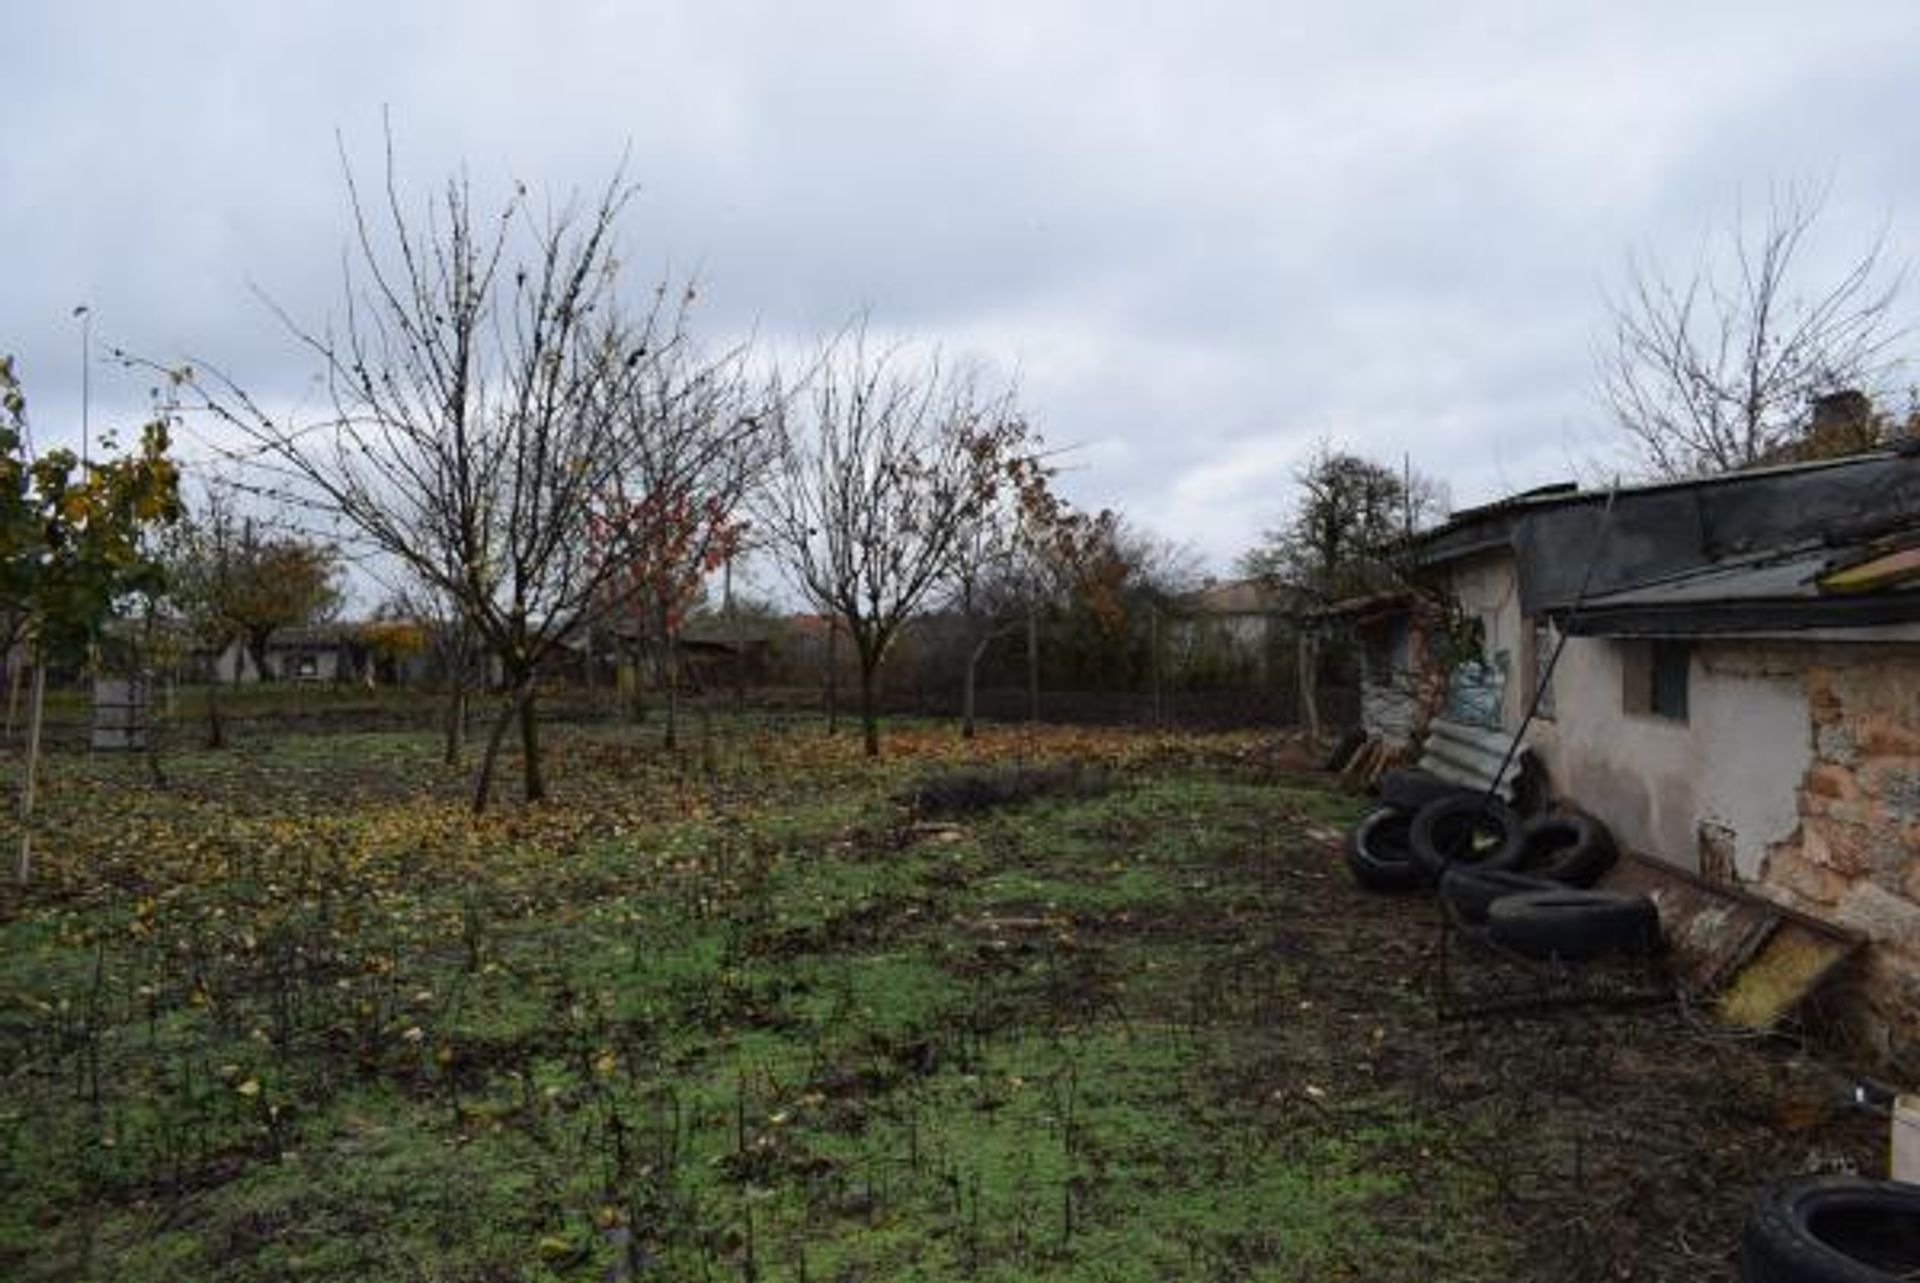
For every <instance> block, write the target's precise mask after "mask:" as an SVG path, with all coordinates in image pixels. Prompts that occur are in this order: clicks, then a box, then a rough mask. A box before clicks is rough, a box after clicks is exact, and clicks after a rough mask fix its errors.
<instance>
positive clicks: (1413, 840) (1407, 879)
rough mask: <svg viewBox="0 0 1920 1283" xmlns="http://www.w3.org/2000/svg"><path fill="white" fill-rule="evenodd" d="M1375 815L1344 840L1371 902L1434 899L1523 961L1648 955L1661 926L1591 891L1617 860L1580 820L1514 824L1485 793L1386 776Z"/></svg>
mask: <svg viewBox="0 0 1920 1283" xmlns="http://www.w3.org/2000/svg"><path fill="white" fill-rule="evenodd" d="M1378 792H1379V798H1380V806H1379V807H1377V808H1376V809H1375V810H1373V811H1372V812H1371V813H1369V814H1368V815H1367V816H1366V818H1364V819H1362V820H1361V821H1360V823H1359V824H1357V825H1356V826H1354V829H1353V831H1352V832H1351V833H1349V834H1348V835H1347V852H1346V855H1347V868H1348V870H1349V871H1350V872H1351V873H1352V874H1353V877H1354V880H1355V881H1356V882H1358V883H1359V884H1360V885H1361V886H1363V887H1366V888H1368V889H1370V890H1374V891H1388V892H1393V891H1416V890H1423V889H1426V888H1429V887H1433V888H1437V889H1438V891H1439V894H1440V898H1441V900H1442V902H1443V903H1444V904H1445V905H1446V907H1447V910H1448V912H1449V913H1451V914H1452V915H1453V918H1454V920H1455V921H1456V922H1457V923H1459V925H1461V926H1462V927H1464V928H1467V929H1469V930H1472V931H1474V932H1478V933H1484V934H1485V936H1486V937H1487V939H1488V940H1489V941H1491V942H1492V943H1494V944H1497V945H1500V946H1501V947H1503V948H1506V949H1510V950H1512V951H1513V952H1515V953H1519V954H1523V955H1525V956H1527V957H1530V958H1543V959H1544V958H1557V959H1560V960H1562V961H1566V962H1574V961H1580V960H1583V959H1586V958H1592V957H1596V956H1598V955H1600V954H1604V953H1627V954H1648V953H1652V952H1653V951H1655V950H1656V949H1657V948H1658V947H1659V942H1660V920H1659V915H1658V913H1657V912H1656V911H1655V909H1654V906H1653V902H1652V901H1651V900H1649V899H1647V897H1645V896H1642V895H1623V894H1620V893H1617V892H1612V891H1595V890H1593V889H1591V888H1592V887H1593V884H1594V883H1595V882H1597V881H1598V880H1599V879H1600V876H1601V875H1602V874H1603V873H1605V872H1606V871H1607V870H1608V869H1609V868H1610V867H1612V865H1613V862H1614V859H1615V857H1616V848H1615V846H1614V843H1613V837H1612V835H1611V834H1609V833H1608V832H1607V829H1606V826H1605V825H1603V824H1601V823H1600V821H1598V820H1596V819H1594V818H1593V817H1592V816H1590V815H1583V814H1579V813H1577V812H1567V813H1562V814H1549V815H1544V816H1541V817H1539V818H1537V819H1533V820H1530V821H1524V822H1523V821H1522V820H1521V819H1520V817H1519V816H1518V815H1516V814H1515V813H1514V812H1513V810H1512V809H1511V808H1509V807H1508V806H1507V805H1506V804H1505V803H1503V802H1501V801H1500V800H1499V799H1498V798H1493V797H1489V796H1487V795H1486V793H1485V792H1484V791H1483V790H1479V789H1470V788H1463V787H1461V786H1460V785H1458V784H1453V783H1450V782H1448V781H1446V780H1443V779H1441V778H1439V777H1438V776H1435V775H1431V774H1428V773H1427V772H1424V771H1415V770H1402V771H1388V772H1387V773H1386V774H1385V775H1383V776H1381V778H1380V783H1379V786H1378Z"/></svg>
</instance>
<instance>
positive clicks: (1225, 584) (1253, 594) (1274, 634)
mask: <svg viewBox="0 0 1920 1283" xmlns="http://www.w3.org/2000/svg"><path fill="white" fill-rule="evenodd" d="M1307 604H1308V598H1307V596H1306V595H1305V594H1303V593H1301V592H1300V591H1299V590H1297V589H1295V588H1292V587H1290V586H1289V585H1287V584H1283V583H1281V582H1280V581H1279V580H1278V579H1276V578H1274V577H1273V576H1270V575H1256V576H1252V577H1249V578H1245V579H1229V580H1221V581H1213V580H1209V581H1208V582H1207V583H1206V584H1205V585H1204V586H1202V587H1200V588H1198V589H1195V590H1194V591H1192V592H1189V593H1185V594H1182V595H1181V596H1180V597H1178V598H1176V599H1175V600H1174V602H1173V603H1172V608H1171V609H1170V610H1169V611H1168V613H1167V620H1166V637H1165V638H1164V639H1163V641H1162V645H1163V647H1164V649H1165V654H1166V661H1167V667H1168V669H1169V671H1170V672H1171V673H1174V674H1178V675H1180V676H1183V677H1185V678H1187V679H1189V680H1199V681H1205V680H1207V679H1209V678H1217V679H1220V680H1223V681H1244V680H1248V679H1251V680H1252V681H1253V682H1254V683H1255V684H1258V685H1265V684H1266V683H1268V682H1269V681H1272V680H1274V679H1275V678H1276V673H1277V670H1278V669H1279V668H1281V667H1282V666H1284V665H1286V664H1288V663H1290V661H1291V656H1292V643H1293V638H1294V635H1295V631H1296V628H1297V626H1298V622H1299V619H1300V616H1301V614H1302V613H1303V611H1305V609H1306V608H1307Z"/></svg>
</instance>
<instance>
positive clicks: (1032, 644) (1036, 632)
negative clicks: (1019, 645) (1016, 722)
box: [1027, 602, 1040, 726]
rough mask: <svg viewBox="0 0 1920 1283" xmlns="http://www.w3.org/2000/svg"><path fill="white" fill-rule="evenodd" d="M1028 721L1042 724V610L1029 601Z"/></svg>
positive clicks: (1031, 723) (1035, 724)
mask: <svg viewBox="0 0 1920 1283" xmlns="http://www.w3.org/2000/svg"><path fill="white" fill-rule="evenodd" d="M1027 721H1028V723H1029V724H1030V725H1034V726H1038V725H1039V724H1040V611H1039V609H1038V608H1037V607H1035V606H1034V605H1033V603H1032V602H1028V603H1027Z"/></svg>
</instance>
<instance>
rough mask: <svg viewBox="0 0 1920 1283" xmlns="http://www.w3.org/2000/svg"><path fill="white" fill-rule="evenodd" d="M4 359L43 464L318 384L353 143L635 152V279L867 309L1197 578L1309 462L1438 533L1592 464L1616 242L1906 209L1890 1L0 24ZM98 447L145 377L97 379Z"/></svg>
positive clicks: (118, 384)
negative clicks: (58, 452) (972, 369)
mask: <svg viewBox="0 0 1920 1283" xmlns="http://www.w3.org/2000/svg"><path fill="white" fill-rule="evenodd" d="M4 21H5V27H4V42H3V44H0V47H3V48H4V49H5V63H6V71H5V81H6V94H5V101H6V107H7V116H8V122H9V125H10V128H9V129H8V130H7V131H6V134H5V142H4V144H3V145H0V245H4V248H5V254H6V268H5V277H4V281H5V284H4V288H0V351H11V352H14V353H15V354H16V355H17V356H18V358H19V367H20V372H21V373H22V375H23V376H24V378H25V380H26V384H27V392H28V395H29V399H30V402H31V405H32V418H33V425H34V429H35V432H36V434H37V436H38V438H39V441H40V443H41V444H42V445H45V444H48V443H50V442H54V441H59V440H63V439H64V440H74V439H76V438H77V436H78V431H77V424H78V420H79V412H78V403H79V386H80V347H81V343H80V340H81V331H80V324H79V322H78V321H76V320H75V319H74V318H73V315H72V314H73V309H74V308H75V306H76V305H79V304H82V303H84V304H88V305H90V307H91V309H92V313H91V314H92V318H93V324H94V336H95V338H96V340H97V345H98V346H99V347H105V346H107V345H109V344H111V345H119V346H124V347H127V348H130V349H134V350H137V351H140V352H142V353H145V354H148V355H151V356H154V357H156V358H159V359H173V358H175V357H180V356H186V355H198V356H202V357H205V358H210V359H213V360H216V361H218V362H219V363H221V364H222V365H223V366H224V367H226V368H227V369H228V370H229V372H231V373H232V374H234V375H235V376H237V377H238V378H240V379H241V380H242V381H243V382H245V383H246V384H248V385H249V387H251V388H253V389H255V390H256V391H258V392H259V393H260V394H261V395H263V396H265V397H267V398H268V399H276V400H277V399H294V398H297V397H299V396H300V395H301V389H302V388H303V387H305V386H306V379H307V377H308V374H309V371H308V369H307V368H306V366H305V365H304V363H303V362H302V360H301V358H300V353H299V352H298V350H297V349H296V348H295V347H294V346H293V345H292V344H291V343H290V342H289V341H287V339H286V338H285V336H284V333H283V332H282V331H281V330H280V329H279V328H278V327H277V325H276V323H275V322H274V321H273V319H272V318H271V316H270V315H269V314H268V313H267V312H266V311H265V310H264V309H263V308H262V306H261V305H260V304H259V303H258V302H257V301H256V299H255V298H254V295H253V294H252V292H251V287H252V286H254V285H257V286H258V287H259V288H261V289H262V290H264V291H266V292H267V293H268V294H270V295H271V296H272V297H273V298H274V299H275V300H276V301H278V302H279V303H281V304H282V305H284V306H285V307H286V308H287V309H288V310H289V311H290V312H291V313H293V314H294V315H296V316H299V317H302V318H311V319H315V320H318V319H323V318H324V317H325V316H326V314H327V312H328V311H329V309H330V308H333V307H334V306H336V304H337V292H338V268H339V261H340V255H341V252H342V247H343V241H344V231H345V223H344V218H343V213H344V209H343V204H344V202H343V189H342V183H341V178H340V158H339V152H338V148H337V146H336V134H337V135H338V136H339V138H340V139H342V140H343V141H344V145H345V148H346V150H347V153H348V155H349V158H350V159H352V160H353V161H354V162H355V163H356V164H361V165H372V164H374V163H376V162H377V159H378V155H379V148H380V146H381V123H380V122H381V112H382V109H383V108H386V109H389V110H390V111H391V113H392V118H393V121H394V127H395V133H396V137H397V142H398V146H399V150H400V154H401V163H402V166H403V168H404V170H405V172H406V174H407V176H408V177H409V179H410V180H411V181H415V182H418V183H420V184H422V185H425V184H427V183H431V182H433V181H437V180H439V179H441V178H443V177H444V176H445V175H447V174H448V173H450V172H452V171H453V170H455V169H456V168H458V167H460V166H462V165H464V166H465V167H466V168H467V170H468V171H469V173H470V174H471V175H472V177H473V179H474V182H475V185H476V188H477V189H478V190H479V191H480V192H482V193H483V194H486V195H488V196H489V197H491V196H493V195H495V194H504V192H505V191H506V184H507V183H508V181H509V180H510V179H521V180H524V181H526V182H527V183H528V184H529V185H530V186H531V187H533V188H534V189H535V190H545V191H553V192H556V193H560V194H564V193H565V192H566V191H568V190H570V189H572V188H576V187H589V188H591V187H594V186H596V185H598V184H601V183H603V182H604V181H605V179H606V177H607V175H608V174H609V173H610V171H611V170H612V168H613V166H614V164H615V163H616V162H617V161H618V159H619V157H620V155H621V153H622V151H623V149H627V150H629V151H630V162H629V163H630V169H631V172H632V174H633V176H634V177H635V178H637V179H638V180H639V181H640V183H641V184H642V189H643V190H642V193H641V196H640V198H639V199H638V201H637V202H636V203H635V205H634V206H633V207H632V210H631V216H630V217H629V219H628V221H627V223H626V227H625V231H624V234H623V244H624V248H625V258H626V261H627V262H628V263H629V264H632V265H634V266H635V267H636V270H639V271H642V272H646V273H658V272H660V271H663V270H675V271H693V272H697V273H698V274H699V276H700V278H701V279H702V280H703V281H704V303H703V308H704V324H705V326H706V327H707V331H708V332H709V333H711V334H714V335H716V336H717V335H722V334H728V333H733V332H738V331H742V330H745V329H747V328H749V327H757V329H758V330H759V332H760V333H761V334H763V335H766V336H768V337H769V338H771V339H772V340H774V341H778V342H784V341H795V342H798V341H802V340H807V339H811V338H813V337H815V336H818V335H820V334H822V333H823V332H825V331H827V330H830V329H831V328H833V327H835V326H836V325H837V324H839V323H841V322H842V321H844V320H845V319H846V318H847V317H848V316H849V315H850V314H851V313H853V312H854V311H856V310H857V309H860V308H869V309H871V310H872V313H873V316H874V318H875V322H876V323H877V324H878V325H880V326H883V327H884V328H886V329H889V330H899V331H904V332H908V333H912V334H915V335H918V336H922V337H924V338H925V339H927V340H928V341H930V342H937V343H939V344H942V345H943V346H944V347H945V349H946V350H948V351H949V352H956V353H965V354H968V355H970V356H972V357H976V358H978V359H980V360H983V361H987V362H990V363H992V364H994V365H996V366H998V367H999V368H1001V369H1003V370H1005V371H1008V372H1010V373H1011V372H1014V371H1017V372H1018V375H1019V378H1020V383H1021V387H1022V389H1023V399H1024V402H1025V404H1026V406H1027V408H1028V410H1029V412H1030V414H1031V416H1032V417H1033V419H1034V420H1035V421H1036V422H1037V423H1038V424H1039V425H1040V426H1041V427H1042V429H1043V430H1044V431H1045V433H1046V435H1047V437H1048V439H1049V440H1050V441H1052V442H1054V443H1056V444H1062V445H1072V446H1074V447H1076V448H1075V450H1074V452H1073V456H1072V458H1073V460H1074V464H1075V467H1074V471H1073V473H1072V475H1071V476H1070V477H1069V479H1068V481H1067V488H1068V490H1069V492H1070V494H1071V496H1072V497H1073V498H1074V499H1075V500H1076V501H1078V502H1080V503H1082V504H1084V505H1087V506H1090V507H1100V506H1106V505H1111V506H1115V507H1118V508H1120V509H1122V510H1123V511H1125V512H1126V513H1128V514H1129V515H1130V516H1132V517H1133V518H1135V519H1137V520H1138V521H1140V522H1142V523H1143V524H1145V525H1147V526H1150V527H1151V528H1153V529H1154V530H1156V531H1157V532H1159V533H1160V534H1162V535H1165V536H1168V537H1171V538H1175V539H1179V540H1184V541H1187V542H1190V543H1191V544H1193V545H1194V546H1195V547H1196V548H1197V549H1199V550H1200V551H1201V552H1202V553H1203V554H1204V555H1205V556H1206V557H1207V559H1208V560H1209V562H1210V563H1211V565H1212V566H1213V567H1214V568H1215V569H1217V570H1224V569H1226V568H1227V567H1228V566H1229V565H1230V563H1231V560H1232V558H1233V557H1234V555H1235V554H1236V553H1238V552H1240V551H1241V550H1242V549H1244V548H1245V547H1247V546H1248V545H1249V544H1250V543H1251V542H1252V541H1253V540H1254V539H1255V538H1256V537H1257V535H1258V532H1259V530H1260V529H1261V528H1262V527H1263V526H1265V525H1270V524H1272V523H1273V522H1274V521H1275V520H1276V519H1277V518H1278V516H1279V515H1280V513H1281V511H1282V509H1283V507H1284V505H1285V503H1286V501H1287V497H1288V494H1289V491H1290V478H1291V475H1292V473H1293V471H1294V469H1295V468H1296V467H1297V466H1298V464H1299V462H1300V461H1301V460H1302V458H1303V457H1304V456H1305V455H1306V454H1307V453H1308V452H1309V451H1310V450H1311V449H1312V448H1313V445H1314V443H1315V442H1316V441H1318V440H1320V439H1321V438H1327V439H1331V440H1333V441H1335V442H1337V443H1340V444H1342V445H1346V446H1350V447H1352V448H1354V449H1356V450H1358V451H1360V452H1362V453H1366V454H1370V455H1372V456H1374V457H1377V458H1380V459H1382V460H1389V461H1392V462H1394V463H1395V464H1396V465H1397V464H1398V462H1399V461H1400V460H1401V459H1402V457H1403V456H1405V457H1410V458H1411V462H1412V465H1413V466H1414V467H1415V468H1416V469H1418V470H1420V471H1423V472H1425V473H1428V474H1430V475H1432V476H1434V477H1436V478H1438V479H1439V480H1441V481H1443V482H1445V483H1446V484H1447V485H1448V486H1449V488H1450V491H1451V494H1452V497H1453V500H1454V502H1455V503H1456V504H1459V505H1466V504H1469V503H1473V502H1478V501H1481V500H1485V499H1489V498H1492V497H1495V496H1496V495H1498V494H1500V493H1503V492H1505V491H1508V490H1511V489H1516V488H1521V487H1524V486H1529V485H1535V484H1539V483H1541V482H1545V481H1550V480H1555V479H1559V478H1561V477H1564V476H1567V475H1570V474H1571V472H1572V471H1573V470H1574V469H1575V468H1576V467H1577V466H1579V465H1581V464H1582V463H1583V461H1589V460H1593V459H1596V458H1603V457H1604V456H1605V455H1606V452H1607V450H1608V448H1609V442H1610V441H1611V438H1610V436H1609V434H1608V431H1607V425H1606V422H1605V418H1604V414H1603V413H1602V411H1601V410H1600V408H1599V407H1598V405H1597V404H1596V402H1595V400H1594V397H1593V393H1592V386H1593V379H1592V373H1591V366H1592V362H1591V350H1592V347H1593V344H1594V341H1595V339H1596V337H1597V336H1598V334H1599V332H1600V329H1601V327H1602V324H1603V321H1604V308H1603V304H1602V297H1603V291H1604V290H1605V289H1606V288H1607V287H1608V286H1609V285H1610V284H1614V283H1617V282H1618V281H1619V279H1620V274H1621V269H1622V266H1623V262H1624V259H1625V255H1626V253H1627V252H1628V250H1629V249H1633V248H1636V247H1637V248H1639V249H1642V250H1646V251H1649V252H1651V253H1654V254H1656V255H1658V256H1661V257H1663V258H1665V259H1668V260H1670V261H1673V262H1675V263H1677V264H1682V265H1684V264H1685V263H1687V262H1688V261H1690V260H1691V258H1692V257H1693V255H1694V254H1695V252H1696V250H1697V249H1698V247H1699V245H1700V243H1701V240H1702V237H1703V235H1705V234H1706V233H1707V232H1708V231H1709V230H1710V229H1711V228H1712V227H1714V226H1716V225H1724V224H1725V222H1726V221H1727V220H1728V219H1729V218H1730V217H1731V216H1732V214H1733V211H1734V210H1735V208H1736V206H1737V204H1738V203H1739V202H1740V201H1742V200H1745V201H1746V202H1747V203H1748V204H1749V205H1753V204H1755V203H1756V202H1757V203H1764V200H1765V195H1766V192H1767V190H1768V188H1769V185H1771V184H1779V183H1786V182H1808V181H1811V182H1817V183H1824V184H1827V185H1828V186H1829V189H1830V195H1829V197H1828V203H1827V208H1826V213H1825V217H1824V219H1823V221H1822V225H1821V229H1820V232H1821V234H1820V236H1819V238H1818V241H1817V242H1816V244H1815V245H1814V246H1813V247H1812V250H1811V254H1810V258H1809V266H1810V267H1812V268H1813V269H1814V271H1815V273H1816V274H1817V273H1818V269H1819V266H1820V264H1821V263H1822V262H1824V263H1827V264H1829V265H1834V264H1838V263H1839V262H1840V261H1842V260H1843V259H1845V258H1846V257H1848V256H1849V255H1850V254H1853V253H1857V252H1858V250H1859V249H1860V248H1861V246H1862V245H1864V244H1865V243H1866V242H1867V241H1868V240H1870V239H1871V238H1872V236H1873V235H1874V234H1875V233H1876V232H1877V231H1879V230H1881V229H1883V228H1884V229H1885V231H1886V233H1887V236H1888V239H1889V243H1890V249H1891V251H1892V252H1893V253H1894V254H1895V255H1896V256H1897V257H1899V258H1902V259H1904V258H1906V257H1907V256H1908V255H1910V254H1911V253H1912V251H1913V244H1914V240H1915V233H1916V230H1917V229H1916V222H1915V215H1916V211H1920V137H1916V135H1920V76H1917V75H1916V69H1920V10H1916V9H1915V7H1914V6H1913V5H1912V4H1911V3H1910V0H1909V2H1898V0H1896V2H1892V3H1885V4H1848V3H1828V4H1824V5H1818V6H1816V5H1812V4H1808V3H1805V0H1797V2H1794V3H1781V4H1766V3H1756V2H1755V0H1747V2H1745V3H1737V4H1708V3H1685V4H1680V3H1674V0H1666V2H1665V3H1632V2H1628V0H1605V2H1604V3H1593V4H1584V3H1582V4H1571V3H1569V4H1555V3H1549V2H1546V0H1530V2H1526V3H1512V4H1494V3H1459V2H1455V3H1450V4H1444V5H1443V4H1432V3H1412V2H1408V3H1359V2H1355V3H1344V4H1332V3H1321V4H1314V5H1306V4H1286V3H1280V2H1277V0H1262V2H1260V3H1248V4H1224V3H1223V4H1209V3H1203V2H1198V0H1182V2H1181V3H1167V2H1166V0H1160V2H1159V3H1151V4H1127V3H1116V2H1115V0H1099V2H1097V3H1095V2H1093V0H1088V2H1087V3H1064V2H1063V3H1051V2H1049V0H1021V2H1019V3H1008V4H995V3H988V2H985V0H968V2H967V3H959V2H957V0H956V2H952V3H941V4H905V3H867V4H854V3H845V4H814V3H805V2H801V0H761V2H760V3H751V4H750V3H730V2H727V0H701V2H699V3H688V4H656V3H640V2H638V0H627V2H616V0H600V2H593V3H590V2H588V0H540V2H538V3H535V2H533V0H527V2H524V3H505V2H498V0H464V2H462V3H446V4H427V3H408V2H407V0H381V2H379V3H362V2H359V0H330V2H329V3H324V4H322V3H313V4H298V5H296V4H293V3H262V2H259V0H253V2H249V3H232V4H191V3H172V4H169V3H156V2H155V0H137V2H136V0H129V2H127V3H94V2H91V0H11V2H10V3H9V4H8V5H7V6H6V8H5V12H4ZM94 371H95V373H94V396H93V410H94V413H93V420H94V423H95V425H96V428H97V427H98V426H101V425H103V424H106V423H110V422H119V423H122V424H127V423H131V422H133V421H135V420H136V419H137V417H138V414H139V409H140V405H141V403H142V397H143V387H144V385H143V384H142V383H140V382H138V381H130V380H128V379H127V378H125V377H124V376H122V375H121V374H120V373H119V372H117V371H116V370H114V369H112V368H111V367H108V366H106V365H102V364H96V365H95V367H94Z"/></svg>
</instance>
